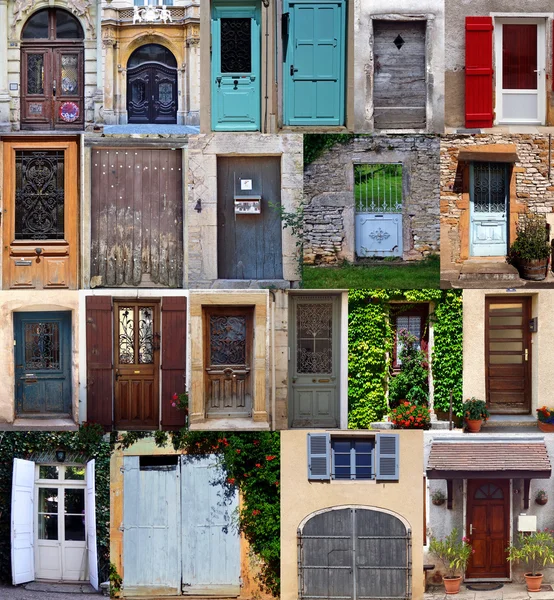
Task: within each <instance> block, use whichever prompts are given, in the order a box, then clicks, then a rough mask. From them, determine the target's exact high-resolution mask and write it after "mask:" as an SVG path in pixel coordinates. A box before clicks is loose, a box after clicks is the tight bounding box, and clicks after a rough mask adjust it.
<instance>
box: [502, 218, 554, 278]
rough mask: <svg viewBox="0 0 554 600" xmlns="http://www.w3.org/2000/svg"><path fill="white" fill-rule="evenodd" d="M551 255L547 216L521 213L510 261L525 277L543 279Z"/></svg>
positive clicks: (510, 252) (521, 275)
mask: <svg viewBox="0 0 554 600" xmlns="http://www.w3.org/2000/svg"><path fill="white" fill-rule="evenodd" d="M549 256H550V246H549V244H548V226H547V223H546V218H545V216H544V215H537V214H533V213H528V214H524V215H521V216H520V217H519V221H518V223H517V237H516V239H515V241H514V242H513V243H512V245H511V246H510V251H509V253H508V262H509V263H511V264H512V265H514V267H516V268H517V270H518V271H519V275H520V277H522V278H523V279H530V280H532V281H541V280H542V279H545V277H546V273H547V269H548V257H549Z"/></svg>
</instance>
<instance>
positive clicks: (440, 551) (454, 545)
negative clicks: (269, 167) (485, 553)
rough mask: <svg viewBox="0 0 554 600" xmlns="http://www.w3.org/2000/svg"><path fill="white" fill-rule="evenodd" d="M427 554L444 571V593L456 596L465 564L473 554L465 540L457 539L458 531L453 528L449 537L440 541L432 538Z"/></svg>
mask: <svg viewBox="0 0 554 600" xmlns="http://www.w3.org/2000/svg"><path fill="white" fill-rule="evenodd" d="M429 552H430V553H431V554H432V555H433V556H435V557H436V558H437V560H438V561H439V562H441V563H442V564H443V566H444V568H445V570H446V575H443V576H442V581H443V583H444V589H445V592H446V593H447V594H457V593H458V592H459V591H460V586H461V584H462V577H463V574H464V572H465V570H466V567H467V563H468V562H469V559H470V557H471V555H472V554H473V549H472V547H471V545H470V544H469V543H468V540H467V538H465V537H463V538H462V539H458V530H457V529H456V528H454V529H453V530H452V531H451V532H450V535H448V536H447V537H445V538H444V539H442V540H439V539H437V538H434V537H432V538H431V542H430V543H429Z"/></svg>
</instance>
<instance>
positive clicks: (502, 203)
mask: <svg viewBox="0 0 554 600" xmlns="http://www.w3.org/2000/svg"><path fill="white" fill-rule="evenodd" d="M508 177H509V165H508V164H506V163H487V162H474V163H472V164H471V167H470V174H469V179H470V182H469V185H470V232H469V233H470V254H471V256H505V255H506V254H507V252H508V190H509V181H508Z"/></svg>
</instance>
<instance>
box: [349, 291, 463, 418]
mask: <svg viewBox="0 0 554 600" xmlns="http://www.w3.org/2000/svg"><path fill="white" fill-rule="evenodd" d="M391 301H397V302H404V303H406V308H410V307H411V306H413V304H414V303H418V302H431V301H433V302H434V306H435V309H434V310H433V311H432V313H431V314H430V315H429V321H430V322H432V323H433V328H434V347H433V349H432V355H431V360H432V372H433V387H434V394H433V398H434V402H433V403H434V408H435V410H436V411H437V410H439V411H447V410H448V407H449V403H450V391H451V390H452V395H453V408H454V414H456V415H460V416H461V414H462V410H461V402H462V298H461V292H459V291H457V290H448V291H444V290H382V289H375V290H350V292H349V295H348V305H349V316H348V370H349V376H348V401H349V416H348V426H349V427H350V428H356V429H358V428H359V429H366V428H368V427H370V424H371V423H372V422H375V421H380V420H381V419H383V417H384V416H385V415H386V414H387V412H388V406H387V388H388V382H389V377H390V373H391V360H392V351H393V345H394V332H393V329H392V326H391V324H390V319H389V313H390V303H391Z"/></svg>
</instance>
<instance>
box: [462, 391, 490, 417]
mask: <svg viewBox="0 0 554 600" xmlns="http://www.w3.org/2000/svg"><path fill="white" fill-rule="evenodd" d="M489 417H490V414H489V409H488V408H487V404H486V402H485V401H484V400H478V399H477V398H475V396H474V397H472V398H471V399H469V400H466V401H465V402H464V418H466V419H470V420H472V421H486V420H487V419H488V418H489Z"/></svg>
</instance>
